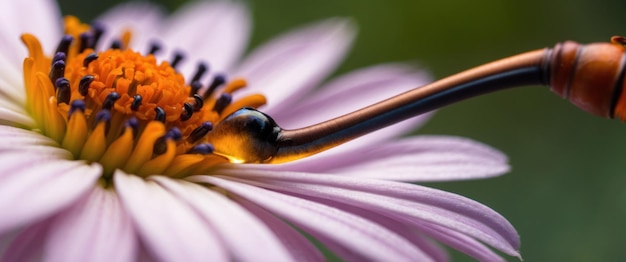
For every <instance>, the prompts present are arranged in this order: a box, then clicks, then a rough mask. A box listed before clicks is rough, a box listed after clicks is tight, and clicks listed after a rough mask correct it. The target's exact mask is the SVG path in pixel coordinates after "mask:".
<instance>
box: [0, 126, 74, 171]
mask: <svg viewBox="0 0 626 262" xmlns="http://www.w3.org/2000/svg"><path fill="white" fill-rule="evenodd" d="M0 140H1V141H3V142H2V143H0V156H1V157H8V158H17V159H18V162H17V163H21V161H28V160H30V159H33V158H35V159H39V160H42V159H66V160H70V159H73V156H72V154H71V153H70V152H68V151H67V150H65V149H62V148H59V147H57V146H58V144H57V143H56V142H55V141H54V140H52V139H50V138H48V137H46V136H43V135H41V134H39V133H37V132H33V131H30V130H25V129H21V128H17V127H12V126H4V125H0ZM13 153H19V154H31V156H30V157H26V158H23V159H20V158H19V157H21V156H11V155H10V154H13ZM6 163H7V164H15V163H16V162H8V161H7V162H6ZM26 163H27V162H26ZM3 175H7V176H8V175H11V174H10V173H6V174H2V173H0V178H1V177H2V176H3Z"/></svg>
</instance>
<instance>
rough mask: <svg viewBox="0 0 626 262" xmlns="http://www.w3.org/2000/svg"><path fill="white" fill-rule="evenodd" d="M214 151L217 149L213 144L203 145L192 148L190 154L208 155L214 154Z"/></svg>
mask: <svg viewBox="0 0 626 262" xmlns="http://www.w3.org/2000/svg"><path fill="white" fill-rule="evenodd" d="M214 150H215V147H214V146H213V144H211V143H202V144H197V145H196V146H194V147H192V148H191V149H190V150H189V152H188V153H189V154H202V155H208V154H211V153H213V151H214Z"/></svg>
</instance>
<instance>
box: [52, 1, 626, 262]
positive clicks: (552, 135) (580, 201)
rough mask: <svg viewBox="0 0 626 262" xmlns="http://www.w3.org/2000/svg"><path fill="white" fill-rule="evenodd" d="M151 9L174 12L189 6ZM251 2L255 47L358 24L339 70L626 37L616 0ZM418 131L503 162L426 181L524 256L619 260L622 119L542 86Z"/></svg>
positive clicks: (442, 114) (86, 4)
mask: <svg viewBox="0 0 626 262" xmlns="http://www.w3.org/2000/svg"><path fill="white" fill-rule="evenodd" d="M118 2H121V1H115V0H102V1H98V2H95V1H93V2H91V1H83V0H61V1H60V4H61V8H62V10H63V12H64V14H75V15H77V16H79V17H80V18H82V19H85V20H87V21H89V20H90V19H91V18H93V17H95V16H96V15H97V14H98V13H100V12H103V11H104V10H106V9H107V8H108V7H111V6H113V5H114V4H115V3H118ZM157 2H158V3H160V4H162V5H164V6H165V7H167V8H169V9H170V10H174V9H175V8H176V7H178V6H180V5H182V4H183V3H184V1H181V0H161V1H157ZM249 5H250V7H251V9H252V13H253V16H254V18H253V19H254V33H253V35H252V39H251V46H252V47H254V46H256V45H258V44H259V43H261V42H263V41H265V40H267V39H269V38H271V37H272V36H273V35H276V34H278V33H280V32H283V31H285V30H288V29H290V28H293V27H295V26H298V25H301V24H304V23H307V22H311V21H315V20H318V19H323V18H326V17H332V16H346V17H352V18H354V19H355V20H356V21H357V23H358V25H359V28H360V32H359V35H358V38H357V40H356V43H355V46H354V49H353V50H352V52H351V53H350V54H349V56H348V58H347V60H346V61H345V63H344V64H343V65H342V66H341V68H340V70H339V71H338V73H341V72H346V71H349V70H352V69H356V68H358V67H363V66H368V65H373V64H376V63H381V62H390V61H408V62H413V63H415V64H417V65H421V66H423V67H425V68H426V69H428V70H429V71H431V72H432V73H433V74H434V75H435V77H436V78H441V77H444V76H447V75H450V74H453V73H456V72H458V71H461V70H464V69H467V68H470V67H473V66H476V65H478V64H481V63H484V62H488V61H491V60H495V59H498V58H501V57H504V56H509V55H513V54H516V53H519V52H523V51H527V50H533V49H537V48H542V47H547V46H550V47H551V46H553V45H554V44H555V43H556V42H560V41H564V40H576V41H579V42H583V43H587V42H597V41H608V40H609V37H610V36H612V35H620V34H622V35H626V27H625V26H626V24H625V23H624V20H623V15H624V11H626V2H624V1H619V0H593V1H592V0H567V1H566V0H556V1H550V2H547V1H540V0H529V1H496V0H479V1H464V0H443V1H415V0H402V1H400V0H398V1H393V0H392V1H383V0H379V1H374V0H371V1H368V0H317V1H292V0H266V1H249ZM416 132H417V133H418V134H449V135H458V136H464V137H470V138H473V139H475V140H478V141H481V142H484V143H486V144H489V145H492V146H494V147H496V148H498V149H500V150H502V151H504V152H505V153H506V154H507V155H508V156H509V157H510V163H511V165H512V167H513V170H512V172H510V173H509V174H507V175H505V176H502V177H499V178H495V179H488V180H478V181H465V182H454V183H445V184H444V183H442V184H431V186H434V187H439V188H443V189H445V190H448V191H452V192H456V193H459V194H461V195H465V196H467V197H470V198H473V199H476V200H478V201H480V202H482V203H485V204H487V205H488V206H490V207H492V208H494V209H495V210H497V211H499V212H500V213H502V214H503V215H504V216H506V217H507V218H508V219H509V220H510V221H511V223H513V225H515V227H516V228H517V230H518V232H519V234H520V236H521V240H522V247H521V253H522V256H523V258H524V260H525V261H626V247H625V246H624V242H623V239H624V236H626V225H624V223H623V221H626V172H625V171H624V169H623V168H624V165H623V163H624V160H623V159H624V156H626V125H625V124H623V123H619V121H616V120H613V121H611V120H606V119H600V118H597V117H594V116H592V115H590V114H587V113H585V112H582V111H580V110H578V109H577V108H575V107H574V106H572V105H570V104H569V103H568V102H566V101H564V100H562V99H561V98H559V97H557V96H555V95H553V94H552V93H551V92H550V91H548V90H547V89H546V88H541V87H531V88H521V89H517V90H508V91H504V92H501V93H498V94H492V95H488V96H484V97H480V98H476V99H473V100H470V101H466V102H462V103H459V104H457V105H453V106H450V107H447V108H444V109H442V110H440V111H439V113H438V114H437V115H436V117H435V118H433V120H432V121H431V122H429V123H428V124H427V126H426V127H425V128H422V129H420V130H418V131H416ZM453 256H454V259H455V260H456V261H471V260H470V259H468V258H467V257H464V256H462V255H460V254H458V253H453ZM510 260H511V261H514V260H515V259H510Z"/></svg>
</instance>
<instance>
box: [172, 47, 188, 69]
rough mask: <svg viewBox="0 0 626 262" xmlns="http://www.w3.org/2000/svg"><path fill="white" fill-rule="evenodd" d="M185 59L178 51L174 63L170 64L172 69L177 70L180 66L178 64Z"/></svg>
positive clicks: (173, 59)
mask: <svg viewBox="0 0 626 262" xmlns="http://www.w3.org/2000/svg"><path fill="white" fill-rule="evenodd" d="M184 58H185V55H183V53H182V52H180V51H176V52H175V53H174V58H172V63H170V66H172V68H176V66H178V64H179V63H180V62H181V61H183V59H184Z"/></svg>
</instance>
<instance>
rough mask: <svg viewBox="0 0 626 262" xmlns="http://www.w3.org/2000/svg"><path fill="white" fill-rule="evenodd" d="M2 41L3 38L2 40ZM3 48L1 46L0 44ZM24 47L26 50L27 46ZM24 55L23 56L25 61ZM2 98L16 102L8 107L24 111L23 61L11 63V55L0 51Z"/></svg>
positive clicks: (0, 88)
mask: <svg viewBox="0 0 626 262" xmlns="http://www.w3.org/2000/svg"><path fill="white" fill-rule="evenodd" d="M0 41H1V40H0ZM0 48H1V46H0ZM22 49H24V50H26V48H25V47H23V48H22ZM23 59H24V57H22V60H21V61H23ZM0 61H2V62H1V63H0V99H2V100H5V101H7V102H11V103H13V104H14V106H13V107H7V109H12V110H16V111H20V112H22V111H24V109H23V106H24V102H25V101H26V93H25V92H24V83H23V82H24V80H23V79H22V75H23V74H22V63H21V61H20V63H19V64H13V63H10V62H9V61H10V56H9V55H5V54H4V53H3V52H0ZM3 103H4V102H3Z"/></svg>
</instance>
